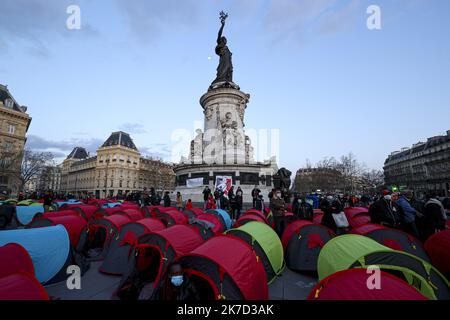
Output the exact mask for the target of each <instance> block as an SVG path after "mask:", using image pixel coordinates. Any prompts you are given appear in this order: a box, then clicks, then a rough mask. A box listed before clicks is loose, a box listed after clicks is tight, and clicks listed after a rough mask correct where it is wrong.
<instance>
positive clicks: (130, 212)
mask: <svg viewBox="0 0 450 320" xmlns="http://www.w3.org/2000/svg"><path fill="white" fill-rule="evenodd" d="M114 214H124V215H126V216H127V217H128V218H130V221H138V220H141V219H143V218H144V216H143V214H142V212H141V211H140V210H138V209H124V210H120V211H116V212H115V213H114Z"/></svg>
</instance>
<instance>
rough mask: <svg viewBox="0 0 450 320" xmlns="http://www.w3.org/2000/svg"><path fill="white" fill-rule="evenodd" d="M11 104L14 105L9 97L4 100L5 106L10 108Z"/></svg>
mask: <svg viewBox="0 0 450 320" xmlns="http://www.w3.org/2000/svg"><path fill="white" fill-rule="evenodd" d="M13 105H14V102H13V101H12V100H11V99H6V100H5V107H7V108H11V109H12V107H13Z"/></svg>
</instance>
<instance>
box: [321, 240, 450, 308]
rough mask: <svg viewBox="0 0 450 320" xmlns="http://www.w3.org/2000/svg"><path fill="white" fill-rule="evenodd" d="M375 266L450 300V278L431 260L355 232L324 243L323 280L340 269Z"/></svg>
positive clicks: (426, 293) (433, 296)
mask: <svg viewBox="0 0 450 320" xmlns="http://www.w3.org/2000/svg"><path fill="white" fill-rule="evenodd" d="M373 266H377V267H378V268H379V269H381V271H384V272H387V273H390V274H392V275H394V276H396V277H398V278H400V279H401V280H403V281H406V282H407V283H408V284H409V285H410V286H412V287H414V288H415V289H416V290H417V291H418V292H420V294H422V295H423V296H425V297H426V298H428V299H433V300H434V299H439V300H441V299H442V300H448V299H450V287H449V282H448V280H447V279H446V278H445V277H444V276H443V275H442V274H441V273H440V272H439V271H438V270H437V269H436V268H435V267H433V266H432V265H431V264H430V263H428V262H427V261H425V260H424V259H421V258H419V257H417V256H415V255H412V254H410V253H407V252H403V251H398V250H394V249H391V248H388V247H386V246H383V245H381V244H379V243H378V242H376V241H375V240H372V239H370V238H369V237H365V236H361V235H355V234H348V235H342V236H339V237H335V238H333V239H331V240H330V241H328V242H327V243H326V244H325V245H324V247H323V248H322V250H321V251H320V254H319V258H318V262H317V269H318V275H319V280H320V281H321V282H322V281H325V279H326V278H327V277H329V276H331V275H333V274H334V273H336V272H339V271H343V270H346V269H352V268H364V269H367V268H369V267H373Z"/></svg>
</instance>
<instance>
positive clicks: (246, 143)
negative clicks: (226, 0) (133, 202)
mask: <svg viewBox="0 0 450 320" xmlns="http://www.w3.org/2000/svg"><path fill="white" fill-rule="evenodd" d="M226 17H228V15H225V14H223V13H221V22H222V26H221V28H220V31H219V35H218V38H217V46H216V54H217V55H218V56H219V57H220V62H219V66H218V67H217V77H216V79H215V80H214V81H213V83H212V84H211V86H210V87H209V89H208V91H207V92H206V93H205V94H204V95H203V96H202V97H201V98H200V105H201V106H202V108H203V114H204V130H203V131H202V130H200V129H198V130H197V132H196V133H197V135H196V137H195V138H194V140H192V141H191V147H190V153H189V156H188V157H187V158H185V157H182V159H181V162H180V164H179V165H177V166H176V167H175V173H176V179H177V187H176V191H179V192H180V193H181V194H182V195H183V197H184V199H185V200H187V199H192V201H194V202H202V201H203V195H202V191H203V188H204V186H205V185H209V187H210V188H211V190H214V183H215V179H216V177H217V176H230V177H232V180H233V185H235V186H240V187H241V189H242V190H243V191H244V202H251V201H252V200H251V190H252V189H253V188H254V187H255V186H257V187H258V188H259V189H260V190H261V191H262V194H263V196H264V197H265V198H266V200H267V194H268V193H269V191H270V190H271V189H272V186H273V182H272V176H273V175H274V174H275V172H276V171H277V170H278V168H277V165H276V159H275V157H273V158H271V159H270V160H267V161H264V162H262V163H261V162H255V160H254V154H253V147H252V145H251V141H250V138H249V137H248V136H246V135H245V130H244V127H245V121H244V118H245V110H246V108H247V104H248V103H249V100H250V95H249V94H247V93H244V92H243V91H241V90H240V88H239V86H238V85H237V84H235V83H234V82H233V80H232V75H233V65H232V62H231V55H232V54H231V52H230V50H229V49H228V47H227V45H226V44H227V40H226V38H225V37H223V36H222V32H223V28H224V26H225V19H226ZM191 181H192V182H193V183H190V182H191ZM199 181H200V183H199ZM201 182H202V183H201Z"/></svg>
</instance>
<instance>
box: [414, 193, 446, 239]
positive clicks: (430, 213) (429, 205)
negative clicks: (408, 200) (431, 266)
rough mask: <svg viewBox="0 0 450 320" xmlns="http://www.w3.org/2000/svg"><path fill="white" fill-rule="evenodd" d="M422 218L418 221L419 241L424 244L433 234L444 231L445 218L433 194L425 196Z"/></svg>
mask: <svg viewBox="0 0 450 320" xmlns="http://www.w3.org/2000/svg"><path fill="white" fill-rule="evenodd" d="M427 200H428V201H427V202H426V203H425V206H424V211H423V217H421V218H420V219H418V221H417V224H418V227H419V233H420V239H421V240H422V241H423V242H425V241H426V240H427V239H428V238H429V237H430V236H432V235H433V234H435V233H437V232H439V231H441V230H445V229H446V221H447V216H446V213H445V209H444V206H443V205H442V203H441V202H440V201H439V200H438V199H437V196H436V195H435V194H429V195H427Z"/></svg>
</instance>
